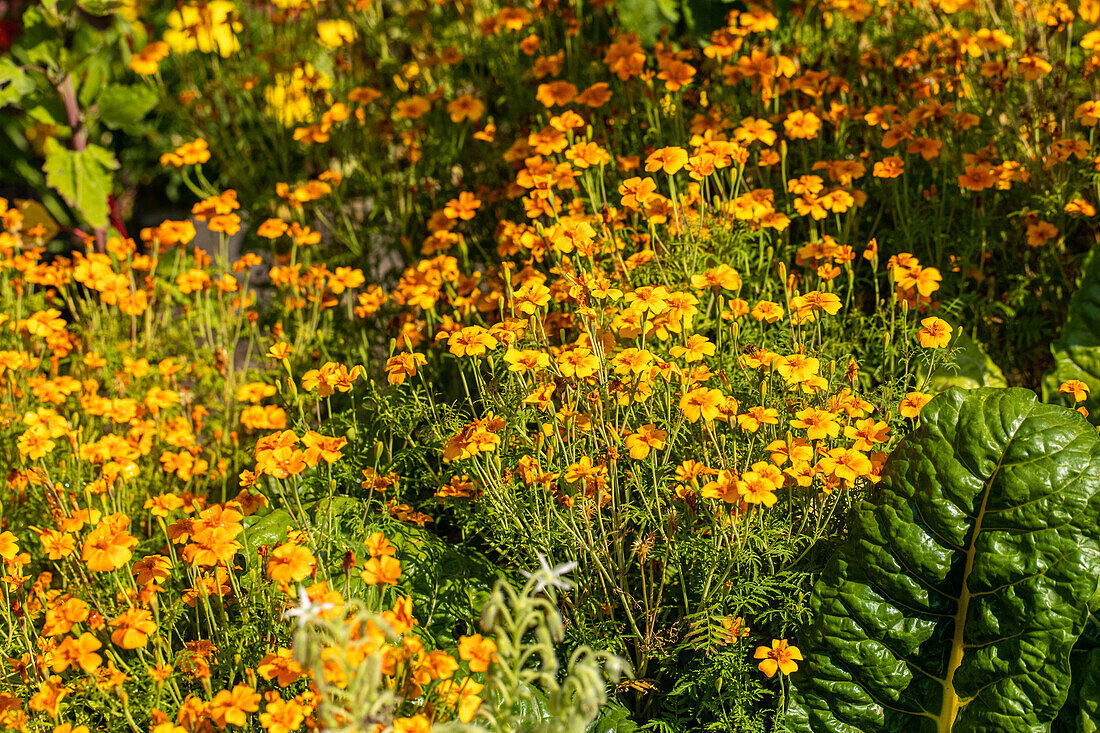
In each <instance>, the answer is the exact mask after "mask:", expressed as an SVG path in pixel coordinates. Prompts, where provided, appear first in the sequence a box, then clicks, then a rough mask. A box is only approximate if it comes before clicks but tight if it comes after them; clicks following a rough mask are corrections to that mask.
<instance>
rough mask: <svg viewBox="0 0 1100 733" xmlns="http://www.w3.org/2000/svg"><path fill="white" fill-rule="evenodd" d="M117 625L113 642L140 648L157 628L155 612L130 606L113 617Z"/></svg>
mask: <svg viewBox="0 0 1100 733" xmlns="http://www.w3.org/2000/svg"><path fill="white" fill-rule="evenodd" d="M110 625H111V626H113V627H115V630H114V631H113V632H112V633H111V643H112V644H114V645H115V646H120V647H122V648H123V649H140V648H141V647H143V646H145V645H146V644H147V643H148V642H149V635H150V634H152V633H154V632H155V631H156V630H157V624H156V622H155V621H153V614H152V613H150V612H149V611H147V610H145V609H144V608H129V609H126V610H125V611H123V612H122V613H120V614H119V615H118V616H115V617H114V618H113V619H111V622H110Z"/></svg>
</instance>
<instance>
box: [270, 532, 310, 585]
mask: <svg viewBox="0 0 1100 733" xmlns="http://www.w3.org/2000/svg"><path fill="white" fill-rule="evenodd" d="M316 567H317V559H316V558H315V557H313V553H312V552H310V551H309V550H308V549H307V548H305V547H302V546H301V545H296V544H294V543H292V542H286V543H284V544H281V545H279V546H278V547H276V548H275V549H274V550H272V551H271V556H270V558H269V559H268V561H267V577H269V578H271V579H272V580H274V581H275V582H277V583H289V582H291V581H298V580H301V579H302V578H304V577H306V576H307V575H309V574H310V573H312V572H313V571H314V569H315V568H316Z"/></svg>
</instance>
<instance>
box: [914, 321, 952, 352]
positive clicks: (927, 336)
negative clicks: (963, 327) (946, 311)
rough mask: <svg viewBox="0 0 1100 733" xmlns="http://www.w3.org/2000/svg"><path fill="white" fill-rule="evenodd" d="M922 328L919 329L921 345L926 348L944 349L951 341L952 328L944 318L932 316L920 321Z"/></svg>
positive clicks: (918, 335) (918, 336) (918, 334)
mask: <svg viewBox="0 0 1100 733" xmlns="http://www.w3.org/2000/svg"><path fill="white" fill-rule="evenodd" d="M920 325H921V329H920V330H919V331H917V338H918V339H920V345H921V347H922V348H925V349H943V348H946V347H947V345H948V344H949V343H951V332H952V328H951V326H950V325H948V323H947V321H945V320H943V319H942V318H936V317H935V316H931V317H929V318H925V319H923V320H922V321H921V322H920Z"/></svg>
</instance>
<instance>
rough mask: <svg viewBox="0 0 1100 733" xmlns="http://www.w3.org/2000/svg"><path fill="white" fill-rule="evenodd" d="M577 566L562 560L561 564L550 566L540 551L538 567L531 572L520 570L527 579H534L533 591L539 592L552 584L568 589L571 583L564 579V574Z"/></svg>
mask: <svg viewBox="0 0 1100 733" xmlns="http://www.w3.org/2000/svg"><path fill="white" fill-rule="evenodd" d="M576 567H577V563H576V562H575V561H573V562H563V563H562V564H561V565H555V566H554V567H550V563H549V561H547V559H546V556H545V555H543V554H542V553H541V552H540V553H539V569H538V570H536V571H535V572H533V573H529V572H527V571H526V570H521V571H520V572H521V573H523V576H524V577H525V578H527V579H531V578H534V579H535V589H534V592H535V593H541V592H542V591H543V590H544V589H545V588H546V586H548V585H552V586H554V587H555V588H561V589H562V590H569V589H570V588H572V587H573V585H572V584H571V583H570V582H569V581H568V580H566V579H565V576H566V575H567V574H569V573H570V572H572V571H573V570H574V569H575V568H576Z"/></svg>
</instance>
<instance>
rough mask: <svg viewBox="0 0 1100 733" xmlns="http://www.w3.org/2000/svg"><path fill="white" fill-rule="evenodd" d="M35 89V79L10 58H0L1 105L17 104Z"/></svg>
mask: <svg viewBox="0 0 1100 733" xmlns="http://www.w3.org/2000/svg"><path fill="white" fill-rule="evenodd" d="M34 89H35V84H34V79H32V78H31V77H30V75H29V74H27V72H25V71H23V70H22V69H21V68H19V67H18V66H16V65H15V64H14V63H12V62H11V61H10V60H9V59H0V107H4V106H6V105H9V104H17V103H18V102H19V100H21V99H23V97H25V96H27V95H28V94H30V93H31V92H33V91H34Z"/></svg>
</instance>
